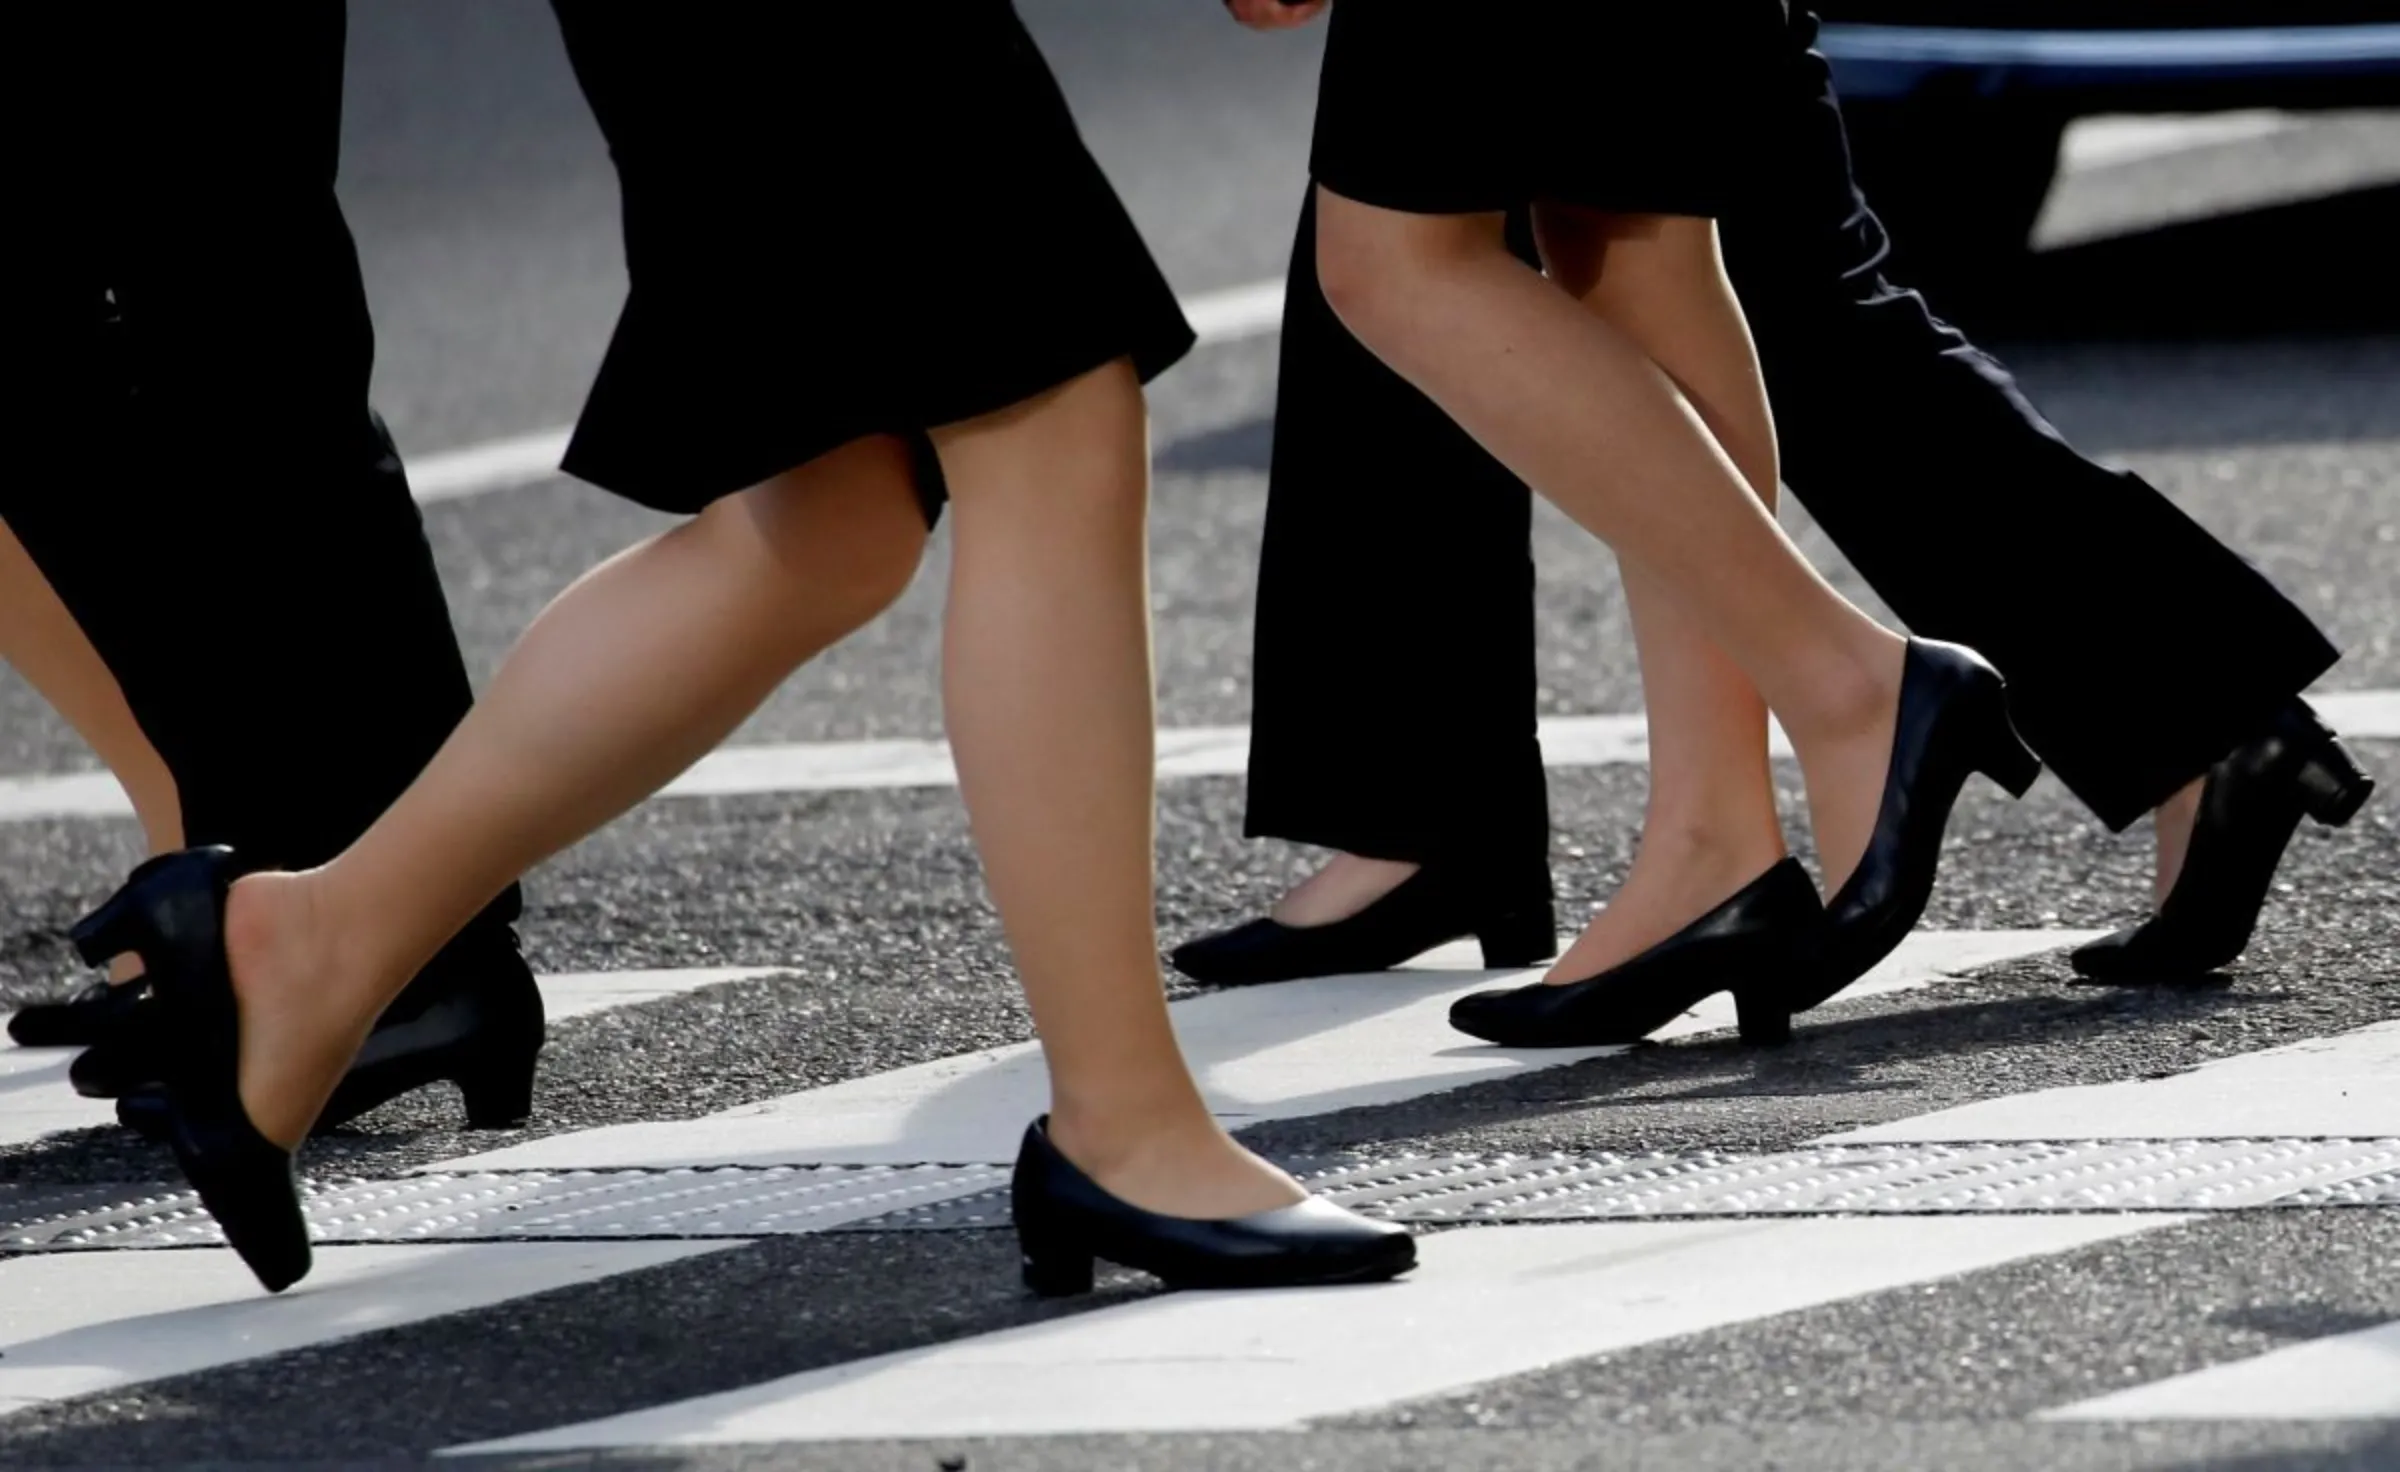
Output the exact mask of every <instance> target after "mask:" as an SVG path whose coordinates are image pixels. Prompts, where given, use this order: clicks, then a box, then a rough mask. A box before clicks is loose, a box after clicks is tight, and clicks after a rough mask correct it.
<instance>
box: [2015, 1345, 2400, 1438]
mask: <svg viewBox="0 0 2400 1472" xmlns="http://www.w3.org/2000/svg"><path fill="white" fill-rule="evenodd" d="M2041 1419H2042V1420H2045V1421H2382V1420H2400V1322H2393V1323H2389V1324H2383V1325H2380V1326H2378V1327H2376V1328H2373V1329H2361V1330H2359V1331H2358V1332H2356V1333H2354V1334H2334V1335H2329V1336H2327V1337H2326V1338H2323V1339H2311V1340H2308V1341H2307V1342H2305V1343H2301V1344H2294V1345H2289V1346H2287V1347H2285V1348H2283V1349H2277V1350H2271V1351H2269V1352H2268V1353H2266V1354H2262V1355H2258V1356H2255V1357H2253V1358H2251V1359H2246V1360H2233V1361H2230V1362H2228V1363H2226V1364H2222V1365H2211V1366H2209V1367H2208V1368H2207V1369H2205V1370H2194V1371H2192V1372H2191V1373H2190V1374H2188V1375H2176V1376H2173V1377H2171V1378H2168V1379H2165V1380H2158V1381H2153V1382H2152V1383H2150V1384H2148V1385H2142V1386H2137V1387H2136V1388H2134V1389H2132V1390H2120V1391H2116V1392H2114V1393H2113V1394H2109V1395H2102V1396H2095V1397H2094V1398H2092V1399H2090V1400H2083V1401H2077V1402H2076V1403H2075V1404H2073V1405H2069V1406H2060V1407H2059V1408H2057V1409H2056V1410H2051V1411H2044V1412H2043V1413H2042V1415H2041Z"/></svg>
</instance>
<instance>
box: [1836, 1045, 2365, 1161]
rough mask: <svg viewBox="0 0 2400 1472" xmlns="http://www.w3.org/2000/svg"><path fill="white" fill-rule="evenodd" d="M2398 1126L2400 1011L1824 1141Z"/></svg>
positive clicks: (2359, 1132)
mask: <svg viewBox="0 0 2400 1472" xmlns="http://www.w3.org/2000/svg"><path fill="white" fill-rule="evenodd" d="M2275 1135H2285V1136H2322V1137H2332V1138H2346V1139H2360V1138H2370V1137H2376V1136H2381V1137H2384V1138H2392V1137H2400V1022H2380V1023H2376V1024H2374V1025H2373V1026H2370V1027H2361V1028H2357V1029H2354V1030H2353V1031H2350V1032H2345V1033H2339V1034H2336V1035H2334V1036H2332V1037H2323V1038H2310V1039H2308V1040H2307V1041H2305V1042H2299V1043H2292V1044H2289V1045H2288V1046H2285V1047H2281V1048H2269V1049H2266V1050H2264V1051H2261V1052H2256V1053H2239V1054H2236V1055H2234V1056H2233V1057H2230V1058H2219V1059H2217V1060H2215V1061H2214V1062H2211V1063H2203V1064H2201V1065H2200V1066H2199V1067H2197V1068H2193V1069H2190V1070H2188V1071H2186V1072H2183V1073H2178V1074H2174V1075H2172V1076H2170V1077H2167V1078H2158V1079H2135V1080H2132V1081H2130V1082H2125V1083H2113V1084H2082V1085H2077V1086H2075V1087H2072V1088H2063V1089H2041V1090H2037V1091H2035V1092H2033V1093H2029V1094H2008V1095H2004V1096H2002V1097H2000V1098H1997V1099H1985V1100H1983V1101H1982V1102H1980V1103H1975V1104H1965V1105H1961V1106H1960V1107H1958V1108H1956V1109H1944V1110H1941V1111H1939V1112H1937V1113H1933V1114H1920V1115H1917V1116H1915V1117H1913V1118H1910V1119H1900V1120H1894V1121H1892V1122H1891V1123H1889V1124H1878V1125H1870V1126H1868V1127H1867V1128H1865V1129H1858V1130H1850V1131H1847V1132H1845V1133H1842V1134H1838V1135H1827V1136H1826V1137H1825V1138H1824V1140H1823V1141H1821V1142H1819V1143H1826V1144H1840V1143H1848V1142H1860V1143H1866V1142H1873V1141H1919V1142H1921V1141H1940V1140H2095V1139H2119V1140H2166V1139H2175V1140H2200V1139H2255V1138H2260V1137H2266V1136H2275Z"/></svg>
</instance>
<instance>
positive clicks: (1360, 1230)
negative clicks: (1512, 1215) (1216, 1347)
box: [1010, 1116, 1417, 1298]
mask: <svg viewBox="0 0 2400 1472" xmlns="http://www.w3.org/2000/svg"><path fill="white" fill-rule="evenodd" d="M1049 1125H1050V1121H1049V1119H1048V1117H1047V1116H1045V1117H1043V1118H1041V1119H1037V1120H1035V1121H1034V1122H1033V1124H1032V1126H1031V1127H1030V1128H1028V1129H1027V1130H1026V1131H1025V1143H1024V1145H1023V1146H1021V1147H1020V1148H1019V1149H1018V1151H1017V1171H1016V1177H1015V1180H1014V1182H1013V1184H1012V1185H1011V1187H1010V1196H1011V1203H1012V1204H1011V1210H1012V1211H1013V1212H1014V1214H1015V1217H1016V1224H1017V1245H1018V1248H1019V1251H1020V1252H1021V1253H1022V1255H1023V1257H1024V1263H1025V1286H1026V1287H1028V1288H1031V1289H1032V1290H1033V1291H1034V1292H1036V1293H1038V1294H1041V1295H1043V1296H1044V1297H1049V1298H1056V1297H1063V1296H1065V1295H1068V1294H1074V1293H1089V1292H1091V1291H1092V1273H1093V1268H1094V1263H1095V1261H1096V1260H1097V1259H1100V1258H1106V1259H1107V1260H1108V1261H1110V1262H1113V1263H1119V1264H1122V1265H1123V1266H1125V1267H1129V1268H1138V1269H1140V1270H1141V1271H1143V1272H1145V1273H1150V1274H1152V1275H1154V1276H1156V1277H1157V1278H1159V1279H1160V1280H1162V1281H1163V1282H1165V1283H1166V1284H1167V1286H1168V1287H1170V1288H1300V1287H1307V1286H1311V1285H1322V1284H1329V1283H1379V1282H1382V1281H1383V1280H1384V1279H1386V1278H1392V1277H1396V1276H1398V1275H1399V1274H1401V1273H1404V1272H1407V1271H1408V1270H1409V1269H1410V1268H1412V1267H1415V1266H1416V1264H1417V1243H1416V1239H1415V1238H1413V1237H1411V1236H1410V1235H1409V1234H1408V1229H1407V1228H1405V1227H1401V1226H1398V1225H1395V1224H1394V1223H1391V1222H1374V1221H1369V1220H1367V1219H1366V1218H1365V1217H1362V1216H1359V1215H1357V1214H1356V1213H1354V1212H1351V1211H1347V1210H1345V1209H1343V1208H1342V1207H1339V1206H1336V1205H1334V1204H1333V1203H1332V1202H1330V1201H1326V1200H1324V1199H1322V1198H1320V1197H1315V1196H1311V1197H1310V1198H1308V1199H1307V1200H1306V1201H1301V1202H1297V1203H1295V1204H1293V1205H1291V1206H1286V1207H1281V1208H1278V1209H1277V1210H1274V1211H1262V1212H1259V1213H1257V1214H1255V1215H1252V1216H1244V1217H1234V1218H1231V1219H1230V1220H1225V1221H1199V1220H1195V1219H1193V1218H1190V1217H1179V1216H1161V1215H1159V1214H1158V1213H1156V1212H1151V1211H1144V1210H1142V1209H1141V1208H1140V1207H1138V1206H1129V1205H1127V1204H1126V1203H1124V1202H1122V1201H1120V1200H1118V1199H1117V1198H1116V1197H1114V1196H1111V1195H1110V1194H1108V1192H1106V1191H1104V1190H1102V1189H1101V1188H1100V1187H1099V1185H1098V1184H1096V1183H1095V1182H1094V1181H1093V1180H1092V1178H1091V1177H1090V1176H1087V1175H1085V1174H1084V1173H1083V1172H1082V1171H1081V1170H1080V1169H1078V1168H1077V1167H1076V1165H1075V1163H1074V1162H1073V1161H1071V1160H1069V1159H1067V1157H1066V1156H1064V1155H1062V1154H1060V1153H1059V1151H1058V1147H1057V1146H1055V1145H1053V1144H1051V1143H1050V1129H1049Z"/></svg>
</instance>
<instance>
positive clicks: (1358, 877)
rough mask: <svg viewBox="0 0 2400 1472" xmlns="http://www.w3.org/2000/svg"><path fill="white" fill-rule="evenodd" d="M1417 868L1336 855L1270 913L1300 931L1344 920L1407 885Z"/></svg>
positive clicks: (1346, 855) (1295, 888) (1277, 902)
mask: <svg viewBox="0 0 2400 1472" xmlns="http://www.w3.org/2000/svg"><path fill="white" fill-rule="evenodd" d="M1418 867H1419V866H1418V865H1415V864H1408V863H1401V862H1399V861H1397V860H1393V859H1369V858H1361V857H1360V856H1359V855H1357V854H1343V853H1337V854H1335V855H1334V856H1333V857H1332V858H1330V859H1328V860H1326V862H1325V867H1324V868H1322V869H1319V870H1318V871H1317V872H1316V873H1314V874H1311V875H1310V876H1308V877H1307V878H1306V879H1303V880H1301V881H1300V882H1299V883H1298V884H1297V885H1295V886H1293V887H1292V889H1291V890H1290V891H1289V892H1288V893H1286V894H1285V895H1284V897H1283V898H1282V899H1280V900H1278V901H1276V903H1275V908H1274V909H1273V910H1272V911H1271V912H1270V914H1271V915H1272V916H1273V918H1274V920H1275V922H1276V923H1277V924H1279V925H1290V926H1295V927H1299V928H1303V929H1305V928H1307V927H1310V926H1316V925H1331V924H1333V923H1335V922H1336V921H1339V920H1347V919H1349V918H1350V917H1351V916H1353V915H1355V914H1357V913H1358V912H1359V911H1361V910H1363V909H1365V908H1366V907H1367V906H1369V905H1371V904H1373V903H1375V902H1376V901H1377V900H1379V899H1382V898H1383V897H1384V896H1385V895H1387V894H1390V893H1391V892H1392V891H1393V890H1395V889H1398V888H1399V887H1400V886H1401V885H1403V884H1405V883H1407V882H1408V881H1409V879H1410V878H1412V877H1413V876H1414V875H1415V874H1416V872H1417V869H1418Z"/></svg>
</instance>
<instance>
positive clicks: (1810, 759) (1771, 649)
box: [1318, 190, 1904, 889]
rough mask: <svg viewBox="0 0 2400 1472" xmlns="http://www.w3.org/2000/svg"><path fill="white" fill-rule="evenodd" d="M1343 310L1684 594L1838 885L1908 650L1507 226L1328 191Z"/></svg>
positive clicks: (1412, 375)
mask: <svg viewBox="0 0 2400 1472" xmlns="http://www.w3.org/2000/svg"><path fill="white" fill-rule="evenodd" d="M1318 250H1319V263H1320V274H1321V276H1322V279H1323V281H1324V286H1325V291H1326V296H1327V300H1329V301H1330V302H1331V303H1332V304H1333V306H1334V309H1335V310H1336V311H1337V312H1339V313H1340V314H1341V316H1342V318H1343V320H1344V321H1345V322H1347V323H1348V324H1349V326H1350V328H1351V330H1352V331H1353V332H1355V333H1357V334H1358V336H1359V338H1360V340H1361V341H1363V342H1365V343H1366V344H1367V345H1368V346H1369V347H1371V348H1373V349H1374V350H1375V352H1376V353H1377V354H1378V355H1379V356H1381V357H1382V358H1383V359H1384V361H1385V362H1386V363H1388V364H1390V365H1391V366H1392V367H1393V369H1394V370H1395V371H1397V372H1399V373H1400V374H1401V375H1402V376H1404V377H1406V378H1408V379H1409V380H1410V381H1411V382H1412V383H1414V384H1416V385H1417V387H1418V388H1419V389H1420V390H1422V391H1423V392H1425V393H1426V394H1427V395H1428V396H1429V397H1431V398H1432V399H1433V400H1434V401H1435V402H1436V403H1438V404H1440V405H1441V406H1442V407H1443V409H1444V410H1446V411H1447V412H1448V413H1449V414H1450V415H1451V417H1452V418H1454V419H1456V420H1457V421H1458V422H1459V423H1460V424H1461V425H1462V426H1464V427H1465V428H1466V429H1467V431H1468V432H1469V433H1471V434H1473V435H1474V436H1475V437H1476V439H1477V440H1478V441H1480V442H1481V443H1482V444H1483V445H1484V447H1485V448H1486V449H1488V450H1490V451H1491V452H1492V453H1493V454H1494V455H1495V456H1497V457H1498V458H1499V459H1500V460H1501V462H1502V463H1504V464H1506V465H1507V466H1508V467H1509V468H1510V469H1511V470H1512V471H1514V472H1515V473H1516V474H1517V475H1518V476H1519V477H1520V478H1522V479H1523V480H1524V481H1526V483H1527V484H1529V485H1531V486H1533V487H1534V488H1535V489H1536V490H1538V491H1540V492H1541V493H1542V494H1543V495H1544V496H1546V497H1548V498H1549V499H1550V500H1552V501H1553V502H1555V503H1556V504H1557V505H1558V506H1559V507H1560V508H1561V509H1562V510H1564V511H1565V512H1566V513H1567V514H1568V515H1570V516H1572V517H1574V518H1575V519H1576V520H1577V521H1578V522H1580V523H1582V525H1583V526H1584V527H1585V528H1586V529H1588V530H1590V531H1591V532H1593V533H1594V534H1595V535H1597V536H1600V537H1602V538H1604V539H1605V540H1607V541H1608V542H1609V543H1610V544H1611V545H1612V546H1613V547H1615V548H1616V549H1617V552H1618V555H1619V557H1620V558H1621V559H1622V560H1623V561H1624V562H1625V563H1626V564H1627V565H1628V566H1630V567H1633V568H1635V569H1636V570H1638V572H1639V573H1640V574H1641V575H1643V576H1646V577H1649V578H1651V579H1653V580H1654V582H1655V585H1656V586H1659V587H1664V588H1671V589H1673V590H1674V594H1675V599H1676V601H1677V602H1679V603H1680V604H1681V605H1682V606H1683V608H1684V609H1685V610H1686V611H1687V613H1688V614H1689V615H1690V616H1691V617H1692V619H1693V620H1694V622H1695V623H1696V624H1697V625H1698V626H1699V628H1700V630H1701V631H1702V632H1703V633H1705V634H1706V635H1707V637H1708V638H1709V639H1710V640H1712V641H1713V642H1714V643H1715V644H1716V645H1717V646H1718V647H1719V648H1721V649H1723V650H1724V651H1725V652H1726V654H1727V655H1728V656H1729V657H1731V659H1732V660H1733V661H1734V663H1735V664H1736V665H1737V666H1738V667H1739V668H1740V669H1741V670H1742V671H1743V672H1744V673H1745V674H1747V675H1748V676H1749V677H1750V679H1751V682H1752V683H1753V684H1754V685H1755V686H1756V687H1757V688H1758V689H1759V691H1760V692H1761V693H1762V694H1763V695H1764V696H1765V697H1766V700H1767V703H1768V704H1769V705H1770V706H1771V707H1772V708H1773V709H1774V710H1775V711H1776V713H1777V714H1778V715H1779V716H1780V717H1781V719H1782V722H1783V726H1784V728H1785V730H1786V731H1787V732H1788V733H1789V734H1790V736H1791V738H1792V742H1793V745H1794V747H1795V748H1796V749H1797V751H1798V753H1799V756H1800V760H1801V765H1802V769H1803V771H1804V773H1805V775H1806V777H1807V780H1808V789H1809V805H1810V812H1811V817H1812V819H1813V822H1814V826H1815V829H1816V835H1817V847H1818V852H1819V854H1820V856H1821V859H1822V864H1823V868H1824V871H1825V874H1824V882H1825V883H1826V885H1827V887H1828V888H1829V889H1831V888H1838V887H1839V886H1840V884H1841V882H1842V881H1843V880H1844V879H1845V878H1847V877H1848V875H1849V872H1850V870H1851V869H1852V868H1854V867H1855V866H1856V864H1857V862H1858V859H1859V857H1860V856H1861V854H1863V852H1864V851H1865V848H1866V841H1867V837H1868V835H1869V834H1870V833H1871V832H1872V831H1873V828H1874V822H1875V815H1876V811H1877V808H1878V806H1879V805H1880V802H1881V798H1882V791H1883V783H1884V778H1885V775H1886V770H1887V767H1888V765H1889V761H1890V756H1891V741H1892V731H1893V719H1894V715H1895V712H1896V708H1897V702H1898V698H1899V684H1900V670H1901V663H1902V655H1903V649H1904V643H1903V641H1902V640H1901V638H1900V637H1899V636H1898V635H1896V634H1894V633H1892V632H1891V631H1889V630H1887V629H1885V628H1883V627H1882V626H1881V625H1879V624H1877V623H1876V622H1875V621H1874V620H1873V619H1871V618H1869V617H1867V616H1866V614H1864V613H1862V612H1861V611H1859V609H1857V608H1856V607H1855V606H1853V605H1852V604H1850V603H1849V602H1848V601H1847V600H1846V599H1844V598H1843V597H1842V596H1841V595H1840V594H1839V593H1837V592H1835V591H1834V590H1833V588H1832V587H1831V586H1830V585H1829V584H1827V583H1826V582H1825V580H1824V579H1823V578H1822V577H1820V576H1818V575H1817V572H1816V570H1815V569H1814V568H1812V567H1810V566H1809V564H1808V562H1807V560H1806V559H1805V558H1803V557H1801V556H1800V554H1799V553H1798V551H1797V550H1795V549H1794V548H1793V547H1792V545H1791V543H1790V541H1789V540H1788V539H1787V538H1785V536H1784V535H1783V532H1782V529H1781V528H1780V527H1778V526H1777V525H1776V523H1775V520H1774V518H1773V517H1772V516H1771V515H1770V514H1768V512H1767V510H1766V508H1765V507H1764V506H1762V505H1761V504H1760V502H1759V500H1758V497H1757V496H1756V495H1754V494H1752V492H1751V490H1750V487H1749V486H1748V485H1747V483H1746V482H1745V481H1744V479H1743V476H1742V473H1741V471H1740V469H1739V468H1738V467H1737V466H1736V465H1735V464H1734V463H1733V462H1732V460H1731V459H1729V458H1728V456H1727V455H1726V452H1725V450H1724V448H1723V447H1722V446H1720V445H1719V444H1718V443H1717V441H1716V439H1715V437H1714V436H1713V435H1711V434H1710V433H1709V432H1708V429H1707V426H1706V424H1705V423H1704V422H1703V421H1702V419H1701V418H1700V416H1699V415H1698V413H1697V412H1696V411H1695V410H1694V409H1693V408H1692V406H1691V404H1690V403H1689V401H1688V400H1686V399H1685V398H1684V396H1683V395H1682V394H1681V393H1680V392H1679V391H1678V390H1677V389H1676V387H1675V384H1674V381H1673V380H1672V379H1671V378H1670V377H1669V376H1668V375H1667V374H1666V373H1665V372H1664V371H1662V370H1661V369H1660V368H1659V367H1658V365H1657V364H1655V363H1653V362H1652V361H1651V360H1650V359H1649V358H1648V357H1647V356H1645V355H1644V354H1643V353H1642V352H1641V350H1640V349H1639V348H1637V347H1635V346H1634V345H1633V344H1632V343H1631V342H1630V341H1628V340H1627V338H1626V337H1625V335H1624V334H1623V333H1622V332H1620V331H1619V330H1617V329H1616V328H1614V327H1611V326H1610V325H1609V324H1608V323H1606V322H1604V321H1602V320H1600V319H1599V318H1598V317H1597V316H1595V315H1593V314H1592V313H1590V312H1588V311H1585V310H1584V309H1583V308H1582V307H1581V306H1580V305H1579V304H1578V303H1577V302H1575V300H1574V299H1573V298H1571V297H1569V296H1568V295H1567V294H1566V293H1565V292H1563V291H1561V290H1559V289H1558V288H1557V287H1556V286H1554V285H1552V284H1551V283H1550V282H1548V281H1545V280H1543V279H1542V278H1541V277H1540V276H1538V275H1536V274H1534V272H1532V271H1531V270H1529V269H1528V268H1527V267H1525V266H1524V265H1523V264H1522V263H1521V262H1519V261H1517V260H1516V259H1515V258H1514V257H1513V256H1511V255H1510V254H1509V253H1508V250H1507V248H1506V245H1505V243H1504V242H1503V239H1502V222H1501V218H1500V217H1499V216H1498V215H1489V216H1423V215H1408V214H1402V213H1399V212H1396V211H1391V210H1383V209H1377V208H1375V207H1373V206H1370V205H1364V204H1360V203H1358V202H1356V201H1353V200H1347V199H1343V198H1342V197H1340V196H1338V195H1334V194H1331V193H1328V192H1326V191H1323V190H1320V191H1319V215H1318Z"/></svg>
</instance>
